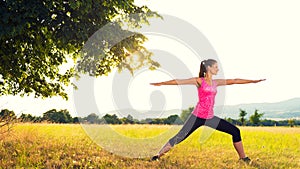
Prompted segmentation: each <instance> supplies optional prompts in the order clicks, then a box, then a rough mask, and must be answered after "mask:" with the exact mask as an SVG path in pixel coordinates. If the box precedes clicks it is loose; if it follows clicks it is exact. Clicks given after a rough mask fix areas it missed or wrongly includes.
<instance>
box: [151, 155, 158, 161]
mask: <svg viewBox="0 0 300 169" xmlns="http://www.w3.org/2000/svg"><path fill="white" fill-rule="evenodd" d="M158 159H159V156H158V155H155V156H153V157H152V158H151V161H157V160H158Z"/></svg>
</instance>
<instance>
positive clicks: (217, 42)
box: [0, 0, 300, 116]
mask: <svg viewBox="0 0 300 169" xmlns="http://www.w3.org/2000/svg"><path fill="white" fill-rule="evenodd" d="M135 2H136V4H137V5H147V6H148V7H149V8H150V9H151V10H153V11H157V12H158V13H160V14H162V15H169V16H173V17H176V18H178V19H181V20H184V21H185V22H187V23H189V24H190V25H193V26H194V27H195V28H197V29H198V30H199V31H200V32H201V33H202V34H203V35H204V36H205V37H206V38H207V40H208V41H209V43H210V44H211V46H212V47H213V49H214V50H215V52H216V54H217V58H218V61H219V62H218V64H219V65H220V66H221V67H222V70H221V72H220V73H221V74H224V77H225V78H228V79H229V78H243V79H264V78H265V79H267V80H266V81H264V82H261V83H259V84H247V85H232V86H226V93H225V94H224V96H225V99H223V100H222V101H221V102H220V103H219V104H225V105H236V104H242V103H261V102H278V101H283V100H287V99H291V98H295V97H300V90H299V89H298V87H299V86H300V79H299V78H298V76H299V75H298V73H299V72H300V71H299V69H300V68H299V65H298V64H299V62H298V60H299V59H298V58H299V56H300V48H299V44H300V31H299V30H300V23H299V22H298V21H299V19H300V10H299V7H300V1H298V0H263V1H261V0H260V1H259V0H252V1H249V0H247V1H246V0H226V1H222V0H210V1H204V0H186V1H179V0H163V1H158V0H136V1H135ZM174 29H176V25H174ZM183 33H184V32H183ZM148 38H149V41H148V42H147V43H146V44H145V46H146V47H147V48H148V49H149V50H152V51H153V53H154V55H153V59H154V60H155V59H157V60H160V59H161V58H162V57H163V56H162V55H161V54H162V53H164V52H165V53H169V54H170V56H172V57H177V59H178V60H179V61H181V62H182V63H184V65H186V67H188V69H189V71H188V72H190V73H187V74H182V76H180V77H175V76H174V74H171V73H169V72H167V71H166V69H164V67H162V68H161V69H159V70H157V71H148V70H145V69H143V70H141V71H139V72H137V73H136V74H135V76H134V77H131V78H130V80H129V84H128V86H126V90H127V91H128V93H127V95H126V97H127V98H128V100H126V102H130V105H131V107H132V108H134V109H136V110H146V109H153V108H163V109H180V108H187V107H186V106H187V105H188V104H189V103H184V105H182V102H183V101H182V100H183V99H186V96H185V95H183V94H182V91H183V90H186V89H185V88H184V89H183V88H180V87H177V86H161V87H156V86H151V85H149V83H151V82H158V81H164V80H171V79H173V78H189V77H190V76H197V75H198V71H199V64H200V61H199V59H197V58H196V56H195V53H194V52H193V51H192V50H191V49H190V48H188V47H187V46H185V45H184V43H182V42H181V41H179V40H176V39H174V38H170V37H167V36H162V35H156V34H149V35H148ZM199 48H201V46H199ZM183 56H184V57H183ZM185 75H186V76H185ZM116 78H118V75H116V73H115V72H113V73H111V74H110V75H109V76H104V77H100V78H97V79H94V80H93V82H94V92H95V94H94V96H91V98H92V99H94V100H95V102H96V103H97V108H98V111H99V112H108V111H112V110H115V109H116V108H126V105H123V107H122V106H121V107H119V105H118V104H121V103H120V102H122V100H120V99H119V97H116V96H118V94H119V96H121V95H122V96H123V95H124V93H122V91H120V92H121V93H116V91H119V90H118V89H119V88H116V87H115V85H114V83H115V82H114V79H116ZM68 90H69V93H70V96H71V97H70V99H69V100H68V101H65V100H63V99H62V98H59V97H54V98H51V99H35V98H33V96H29V97H23V98H21V97H19V96H2V97H1V98H0V107H1V108H2V109H3V108H8V109H11V110H14V111H15V113H16V114H17V115H20V114H21V113H31V114H33V115H42V113H44V112H46V111H47V110H50V109H52V108H55V109H58V110H59V109H68V110H69V111H70V113H71V115H72V116H76V115H78V114H77V113H78V110H77V109H78V108H77V107H76V106H75V105H76V104H75V103H74V97H73V90H72V89H68ZM79 90H80V89H79ZM188 90H189V91H190V90H193V91H194V94H191V95H190V98H189V99H187V100H188V101H189V102H190V105H191V106H193V105H194V104H195V103H196V101H197V93H196V88H193V87H188ZM112 91H113V92H112ZM75 99H78V98H75ZM118 99H119V100H118ZM160 102H164V104H161V103H160ZM83 103H85V102H83ZM87 111H89V110H88V109H87ZM90 111H97V110H90ZM76 112H77V113H76ZM95 113H96V112H95Z"/></svg>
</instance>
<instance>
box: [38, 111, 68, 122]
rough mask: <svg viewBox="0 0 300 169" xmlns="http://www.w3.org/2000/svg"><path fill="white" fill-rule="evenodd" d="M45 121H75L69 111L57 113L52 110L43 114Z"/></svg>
mask: <svg viewBox="0 0 300 169" xmlns="http://www.w3.org/2000/svg"><path fill="white" fill-rule="evenodd" d="M43 120H46V121H49V122H52V123H70V122H72V120H73V119H72V117H71V115H70V113H69V111H68V110H60V111H56V110H55V109H52V110H49V111H47V112H45V113H44V114H43Z"/></svg>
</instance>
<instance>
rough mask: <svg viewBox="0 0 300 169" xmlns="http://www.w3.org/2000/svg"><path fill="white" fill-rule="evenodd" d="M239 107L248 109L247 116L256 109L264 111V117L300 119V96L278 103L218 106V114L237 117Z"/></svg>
mask: <svg viewBox="0 0 300 169" xmlns="http://www.w3.org/2000/svg"><path fill="white" fill-rule="evenodd" d="M239 109H243V110H246V112H247V113H248V114H247V116H246V117H249V116H251V115H252V114H253V113H254V111H255V109H257V110H259V112H260V113H264V116H263V118H267V119H290V118H296V119H300V98H293V99H289V100H286V101H281V102H276V103H252V104H239V105H234V106H224V107H216V108H215V112H216V115H219V116H221V117H230V118H233V119H236V118H238V117H239V113H240V111H239Z"/></svg>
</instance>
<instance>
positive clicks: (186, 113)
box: [180, 107, 194, 122]
mask: <svg viewBox="0 0 300 169" xmlns="http://www.w3.org/2000/svg"><path fill="white" fill-rule="evenodd" d="M193 110H194V107H189V108H188V109H185V110H182V111H181V114H180V118H181V120H182V121H183V122H185V121H186V120H187V118H188V117H189V116H190V115H191V113H192V112H193Z"/></svg>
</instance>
